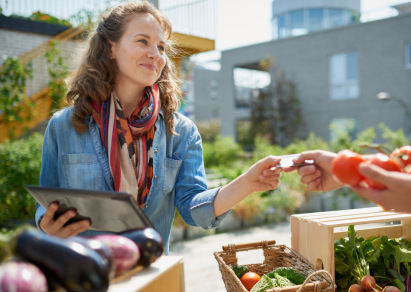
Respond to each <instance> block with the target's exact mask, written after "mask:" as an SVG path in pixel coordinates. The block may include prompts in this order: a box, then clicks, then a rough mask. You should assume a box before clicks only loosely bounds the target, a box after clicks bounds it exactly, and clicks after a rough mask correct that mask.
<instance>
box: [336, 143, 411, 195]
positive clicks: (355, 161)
mask: <svg viewBox="0 0 411 292" xmlns="http://www.w3.org/2000/svg"><path fill="white" fill-rule="evenodd" d="M363 162H365V163H370V164H374V165H376V166H379V167H381V168H383V169H385V170H387V171H398V172H406V173H410V174H411V146H409V145H407V146H402V147H400V148H397V149H395V150H394V151H392V152H391V153H390V154H384V153H377V154H375V155H371V156H370V157H369V159H368V158H367V157H366V156H365V155H361V154H359V153H356V152H353V151H351V150H342V151H340V152H338V153H337V156H336V157H335V158H334V159H333V162H332V172H333V174H334V176H335V177H336V178H337V179H338V180H339V181H340V182H341V183H343V184H345V185H349V186H359V185H364V184H365V185H366V186H368V187H370V188H374V189H385V188H386V187H385V186H384V185H383V184H381V183H379V182H376V181H373V180H372V179H370V178H367V177H364V176H363V175H362V174H361V173H360V172H359V169H358V167H359V165H360V164H361V163H363Z"/></svg>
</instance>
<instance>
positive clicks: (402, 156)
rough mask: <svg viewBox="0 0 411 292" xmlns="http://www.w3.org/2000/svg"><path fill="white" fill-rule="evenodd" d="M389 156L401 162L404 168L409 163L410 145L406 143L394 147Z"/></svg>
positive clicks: (410, 158) (410, 155) (410, 160)
mask: <svg viewBox="0 0 411 292" xmlns="http://www.w3.org/2000/svg"><path fill="white" fill-rule="evenodd" d="M390 157H391V158H394V159H397V160H398V161H399V162H401V164H402V167H404V168H405V167H407V166H408V165H411V146H410V145H407V146H402V147H400V148H397V149H395V150H394V151H393V152H392V153H391V155H390Z"/></svg>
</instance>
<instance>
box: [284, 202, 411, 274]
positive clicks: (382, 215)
mask: <svg viewBox="0 0 411 292" xmlns="http://www.w3.org/2000/svg"><path fill="white" fill-rule="evenodd" d="M390 222H392V223H397V222H399V224H396V225H395V224H391V225H389V224H386V223H390ZM381 223H383V224H381ZM349 225H355V230H356V232H357V236H362V237H364V238H368V237H370V236H383V235H386V236H388V237H389V238H405V239H407V240H411V214H406V213H397V212H390V211H384V210H382V209H381V208H379V207H373V208H361V209H351V210H343V211H330V212H318V213H307V214H296V215H292V216H291V248H292V249H293V250H295V251H297V252H298V253H300V254H301V255H302V256H304V257H305V258H307V259H308V260H309V261H310V262H311V263H312V264H313V265H314V266H315V268H316V269H324V270H326V271H328V272H330V274H331V275H332V276H333V278H334V280H335V265H334V239H341V238H344V237H347V235H348V232H347V229H348V226H349Z"/></svg>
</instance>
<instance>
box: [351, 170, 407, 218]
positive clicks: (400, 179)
mask: <svg viewBox="0 0 411 292" xmlns="http://www.w3.org/2000/svg"><path fill="white" fill-rule="evenodd" d="M359 170H360V172H361V174H362V175H364V176H365V177H368V178H370V179H372V180H374V181H377V182H379V183H381V184H383V185H385V186H386V187H387V188H386V189H384V190H377V189H372V188H368V187H353V188H352V189H353V190H354V191H355V192H356V193H357V194H358V195H359V196H361V197H363V198H365V199H368V200H370V201H372V202H374V203H376V204H378V205H380V206H382V207H383V208H384V209H392V210H395V211H398V212H409V213H411V174H408V173H403V172H396V171H386V170H384V169H382V168H380V167H378V166H375V165H372V164H370V163H367V162H364V163H361V164H360V167H359Z"/></svg>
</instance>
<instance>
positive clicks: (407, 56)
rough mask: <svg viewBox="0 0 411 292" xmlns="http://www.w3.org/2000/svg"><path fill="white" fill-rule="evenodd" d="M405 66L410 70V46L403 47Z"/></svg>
mask: <svg viewBox="0 0 411 292" xmlns="http://www.w3.org/2000/svg"><path fill="white" fill-rule="evenodd" d="M405 65H406V67H407V68H408V69H410V68H411V44H408V45H407V46H406V47H405Z"/></svg>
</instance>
